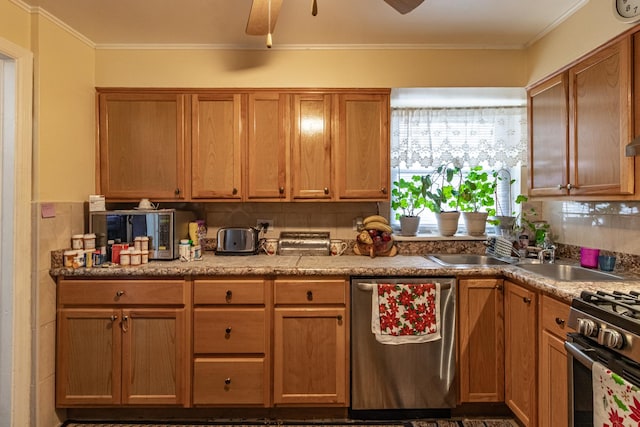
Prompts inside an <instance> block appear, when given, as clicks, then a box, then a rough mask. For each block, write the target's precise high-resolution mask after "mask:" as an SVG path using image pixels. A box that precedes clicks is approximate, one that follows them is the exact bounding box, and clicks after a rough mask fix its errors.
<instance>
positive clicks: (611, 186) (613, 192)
mask: <svg viewBox="0 0 640 427" xmlns="http://www.w3.org/2000/svg"><path fill="white" fill-rule="evenodd" d="M631 58H632V56H631V41H630V39H629V37H628V36H625V37H622V38H620V39H619V40H617V41H616V42H615V43H612V44H610V45H608V46H606V47H604V48H602V49H600V50H598V51H596V52H594V53H593V54H591V55H589V56H587V57H586V58H584V59H582V60H580V61H579V62H577V63H576V64H574V65H573V66H571V67H570V68H568V70H567V71H565V72H563V73H561V74H559V75H556V76H554V77H552V78H550V79H549V80H547V81H544V82H542V83H540V84H538V85H536V86H534V87H532V88H530V89H529V93H528V94H529V96H528V100H529V131H530V134H529V141H530V142H529V144H530V145H529V155H530V179H529V194H530V195H531V196H566V195H571V196H598V198H600V199H601V198H602V197H603V196H604V197H607V198H609V197H611V196H613V198H615V197H616V196H619V197H621V198H623V197H624V196H630V195H633V194H634V191H635V179H636V178H635V175H634V164H635V159H634V158H631V157H625V152H624V148H625V146H626V144H628V143H629V141H630V140H631V135H632V134H633V132H632V130H633V123H632V120H631V112H632V108H631V87H632V77H631V69H632V66H631Z"/></svg>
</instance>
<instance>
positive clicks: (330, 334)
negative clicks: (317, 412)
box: [273, 308, 348, 406]
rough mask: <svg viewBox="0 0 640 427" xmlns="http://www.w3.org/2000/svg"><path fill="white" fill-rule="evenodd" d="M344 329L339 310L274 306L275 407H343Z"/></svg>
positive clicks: (342, 313)
mask: <svg viewBox="0 0 640 427" xmlns="http://www.w3.org/2000/svg"><path fill="white" fill-rule="evenodd" d="M347 327H348V322H347V319H346V310H345V309H344V308H276V309H275V313H274V349H273V355H274V368H273V388H274V395H273V401H274V404H275V405H286V404H301V403H305V404H316V403H319V404H325V405H335V406H346V405H348V402H347V395H348V393H347V390H348V382H347V375H348V362H347V360H348V359H347V357H348V355H347V348H348V345H347V330H346V329H347Z"/></svg>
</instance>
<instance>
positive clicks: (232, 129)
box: [191, 94, 244, 200]
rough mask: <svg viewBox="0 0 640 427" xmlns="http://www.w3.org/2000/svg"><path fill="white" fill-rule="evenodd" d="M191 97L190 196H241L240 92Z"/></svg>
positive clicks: (198, 197) (232, 197)
mask: <svg viewBox="0 0 640 427" xmlns="http://www.w3.org/2000/svg"><path fill="white" fill-rule="evenodd" d="M191 99H192V100H191V181H192V182H191V197H192V198H194V199H229V200H234V199H235V200H240V199H242V179H241V177H242V175H241V173H242V161H241V160H242V155H243V145H244V144H243V140H242V138H243V126H242V116H243V110H244V105H243V104H244V103H243V100H242V99H243V98H242V95H240V94H219V95H215V94H206V95H205V94H195V95H192V98H191Z"/></svg>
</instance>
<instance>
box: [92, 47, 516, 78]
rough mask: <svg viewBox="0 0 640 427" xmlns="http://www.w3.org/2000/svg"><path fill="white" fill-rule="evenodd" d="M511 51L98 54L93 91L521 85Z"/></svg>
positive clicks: (122, 52)
mask: <svg viewBox="0 0 640 427" xmlns="http://www.w3.org/2000/svg"><path fill="white" fill-rule="evenodd" d="M525 83H526V61H525V56H524V52H522V51H517V50H502V51H501V50H277V49H273V50H266V49H265V50H241V51H229V50H106V49H102V50H98V51H97V52H96V85H98V86H158V87H172V86H182V87H414V86H418V87H420V86H516V87H517V86H524V84H525Z"/></svg>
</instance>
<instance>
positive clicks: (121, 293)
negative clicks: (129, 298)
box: [116, 291, 124, 297]
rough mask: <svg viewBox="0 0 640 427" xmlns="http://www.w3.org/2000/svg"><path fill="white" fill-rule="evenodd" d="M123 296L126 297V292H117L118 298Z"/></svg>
mask: <svg viewBox="0 0 640 427" xmlns="http://www.w3.org/2000/svg"><path fill="white" fill-rule="evenodd" d="M122 295H124V291H116V296H117V297H121V296H122Z"/></svg>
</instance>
